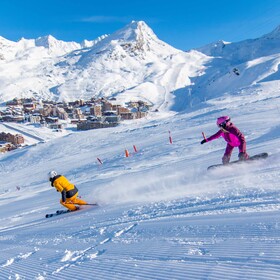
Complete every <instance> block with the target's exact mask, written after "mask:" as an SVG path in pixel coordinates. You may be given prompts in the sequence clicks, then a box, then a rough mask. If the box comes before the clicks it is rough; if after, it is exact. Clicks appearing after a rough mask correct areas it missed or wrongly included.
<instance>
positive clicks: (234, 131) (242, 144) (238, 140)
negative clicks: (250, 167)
mask: <svg viewBox="0 0 280 280" xmlns="http://www.w3.org/2000/svg"><path fill="white" fill-rule="evenodd" d="M217 126H218V127H219V128H220V130H219V131H218V132H217V133H215V134H214V135H212V136H210V137H209V138H205V139H203V140H202V141H201V144H204V143H206V142H209V141H212V140H214V139H217V138H219V137H223V138H224V139H225V141H226V142H227V147H226V150H225V153H224V156H223V158H222V162H223V164H227V163H229V161H230V157H231V153H232V151H233V149H234V147H238V149H239V154H238V158H239V160H247V159H248V158H249V155H248V154H247V153H246V140H245V137H244V135H243V134H242V133H241V132H240V130H239V129H238V128H237V127H236V126H234V125H233V123H232V122H230V117H228V116H223V117H219V118H218V119H217Z"/></svg>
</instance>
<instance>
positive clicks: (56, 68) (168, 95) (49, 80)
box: [0, 21, 208, 109]
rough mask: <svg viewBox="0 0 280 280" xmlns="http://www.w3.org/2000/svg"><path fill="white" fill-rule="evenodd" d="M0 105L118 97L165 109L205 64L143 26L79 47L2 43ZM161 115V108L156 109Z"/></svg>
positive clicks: (43, 40) (44, 40) (49, 41)
mask: <svg viewBox="0 0 280 280" xmlns="http://www.w3.org/2000/svg"><path fill="white" fill-rule="evenodd" d="M1 40H2V44H1V45H0V54H1V58H2V59H1V61H0V72H1V75H0V99H1V100H2V101H6V100H10V99H12V98H14V97H27V96H28V97H30V96H35V97H36V98H41V99H56V100H66V101H71V100H76V99H90V98H92V97H93V96H95V97H116V98H118V99H119V100H120V101H121V102H122V101H131V100H134V101H135V100H136V101H138V100H139V99H142V100H144V101H147V102H149V103H150V104H151V105H155V106H156V107H161V106H163V107H164V108H166V107H169V105H170V104H169V102H170V101H171V100H172V98H173V96H172V92H173V91H174V90H176V89H178V88H183V87H185V86H187V85H190V77H192V76H196V75H197V73H198V72H199V73H200V72H201V71H202V69H203V68H204V66H203V63H205V62H206V61H208V58H207V56H205V55H204V54H202V53H199V52H197V51H191V52H190V53H186V52H183V51H181V50H177V49H175V48H173V47H171V46H169V45H168V44H166V43H164V42H163V41H161V40H159V39H158V38H157V36H156V35H155V34H154V32H153V31H152V30H151V29H150V28H149V27H148V26H147V25H146V23H144V22H143V21H139V22H135V21H133V22H131V23H130V24H128V25H126V26H125V27H124V28H123V29H121V30H118V31H116V32H115V33H113V34H111V35H103V36H100V38H98V39H96V40H94V41H90V42H88V41H84V42H83V43H82V44H78V43H75V42H63V41H60V40H57V39H55V38H54V37H52V36H45V37H40V38H38V39H36V40H25V39H22V40H20V41H19V42H17V43H14V42H9V41H7V40H5V39H4V38H1ZM157 109H159V108H157Z"/></svg>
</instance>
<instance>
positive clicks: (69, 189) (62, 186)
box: [52, 175, 78, 202]
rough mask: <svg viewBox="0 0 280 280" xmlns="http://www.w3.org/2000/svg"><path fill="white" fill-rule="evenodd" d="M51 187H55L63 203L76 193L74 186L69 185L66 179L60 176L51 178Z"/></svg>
mask: <svg viewBox="0 0 280 280" xmlns="http://www.w3.org/2000/svg"><path fill="white" fill-rule="evenodd" d="M52 186H53V187H55V188H56V190H57V191H58V192H61V196H62V201H63V202H65V200H66V198H71V197H73V196H74V195H75V194H77V193H78V189H77V188H76V186H75V185H73V184H71V183H70V182H69V181H68V180H67V179H66V177H64V176H62V175H58V176H55V177H54V178H53V180H52Z"/></svg>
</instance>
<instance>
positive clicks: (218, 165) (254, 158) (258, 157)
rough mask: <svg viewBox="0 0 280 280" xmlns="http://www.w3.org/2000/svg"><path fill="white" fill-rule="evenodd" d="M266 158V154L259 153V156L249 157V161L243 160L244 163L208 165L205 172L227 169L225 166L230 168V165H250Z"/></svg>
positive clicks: (238, 161)
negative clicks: (221, 168)
mask: <svg viewBox="0 0 280 280" xmlns="http://www.w3.org/2000/svg"><path fill="white" fill-rule="evenodd" d="M267 157H268V153H260V154H257V155H254V156H251V157H249V159H247V160H244V161H240V160H235V161H232V162H230V163H228V164H214V165H210V166H208V168H207V170H210V169H215V168H220V167H227V166H231V165H234V164H243V163H250V162H252V161H255V160H259V159H265V158H267Z"/></svg>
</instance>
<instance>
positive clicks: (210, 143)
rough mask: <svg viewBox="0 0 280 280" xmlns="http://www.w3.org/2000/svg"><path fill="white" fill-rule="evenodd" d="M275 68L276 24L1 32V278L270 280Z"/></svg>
mask: <svg viewBox="0 0 280 280" xmlns="http://www.w3.org/2000/svg"><path fill="white" fill-rule="evenodd" d="M8 2H9V1H7V3H8ZM28 2H29V1H23V2H22V3H24V5H27V3H28ZM50 2H52V1H48V2H46V3H45V4H46V6H47V5H49V3H50ZM64 2H66V1H64ZM70 2H71V1H69V3H68V4H67V5H70ZM181 2H182V3H185V2H184V1H181ZM212 2H213V1H212ZM243 2H244V3H245V2H246V1H243ZM259 2H261V1H259ZM266 2H267V1H266ZM34 3H35V2H34ZM59 3H60V1H56V2H55V5H59ZM71 3H72V2H71ZM150 3H152V2H151V1H150V2H149V5H150ZM188 3H189V2H188ZM39 4H40V1H39V2H38V1H37V2H36V7H37V5H39ZM72 4H73V5H75V9H78V6H77V5H76V3H75V2H73V3H72ZM72 4H71V5H72ZM106 4H107V3H106ZM131 4H133V3H131ZM161 4H162V5H164V2H162V3H161ZM234 4H235V3H234ZM257 4H258V1H256V2H254V5H257ZM137 5H138V6H139V7H141V5H142V2H141V3H140V2H139V3H138V2H137ZM168 5H170V3H168ZM227 5H228V4H227ZM242 5H243V4H242ZM143 7H144V6H143ZM64 8H65V7H64ZM64 8H63V9H64ZM122 8H123V7H122ZM184 12H185V11H184ZM145 13H146V10H145ZM50 15H51V14H48V16H50ZM211 16H212V15H211ZM59 18H60V17H59ZM36 20H38V18H36ZM52 20H53V17H52ZM254 20H255V19H254ZM122 21H123V19H122ZM161 24H163V23H161ZM100 26H101V23H100ZM106 26H108V25H105V27H106ZM209 28H210V27H209ZM81 30H82V29H81ZM206 31H207V30H206ZM206 31H205V32H206ZM176 32H177V30H176V29H174V34H175V33H176ZM73 33H74V30H73ZM193 33H194V37H195V31H193ZM71 34H72V30H71ZM279 69H280V26H278V27H277V26H276V27H275V28H273V29H272V30H270V31H269V32H267V33H265V34H263V35H261V36H259V37H257V38H254V39H251V35H250V34H248V39H245V40H241V41H237V42H227V41H224V40H218V41H215V42H208V43H207V44H206V45H204V46H201V47H199V48H194V49H190V50H181V49H178V48H175V47H173V46H171V45H170V44H168V43H166V42H164V41H163V40H161V39H160V38H159V37H158V36H157V35H156V34H155V32H154V31H153V30H152V28H151V27H150V26H149V25H148V24H147V23H146V22H144V21H132V22H130V21H129V22H126V23H125V24H124V25H123V26H122V27H121V28H120V29H116V30H114V32H111V33H110V34H107V33H106V34H104V35H101V36H100V37H98V38H96V39H94V40H84V41H82V42H74V41H70V42H69V41H63V40H59V39H56V38H55V37H54V36H52V35H47V36H42V37H37V38H35V39H26V38H22V39H20V40H18V41H12V40H9V39H6V38H4V37H0V103H1V104H0V105H1V108H0V120H1V121H0V141H1V143H2V144H3V145H6V144H7V143H9V144H7V146H5V147H4V146H2V148H3V149H2V150H1V153H0V177H1V181H0V209H1V211H0V251H1V254H0V279H1V280H2V279H3V280H6V279H7V280H8V279H10V280H68V279H73V280H82V279H86V280H91V279H98V280H171V279H172V280H206V279H207V280H240V279H242V280H277V279H280V184H279V178H280V70H279ZM5 150H8V152H4V151H5Z"/></svg>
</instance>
